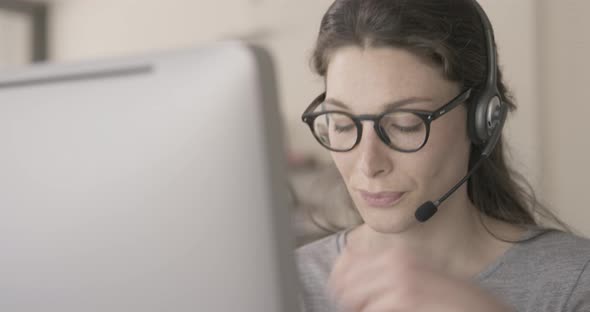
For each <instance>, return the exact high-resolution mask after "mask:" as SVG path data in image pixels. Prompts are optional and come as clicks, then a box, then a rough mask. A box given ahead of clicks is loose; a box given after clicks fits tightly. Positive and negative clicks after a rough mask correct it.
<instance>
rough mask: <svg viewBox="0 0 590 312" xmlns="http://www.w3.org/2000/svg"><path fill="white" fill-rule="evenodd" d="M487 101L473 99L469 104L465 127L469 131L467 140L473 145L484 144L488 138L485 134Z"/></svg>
mask: <svg viewBox="0 0 590 312" xmlns="http://www.w3.org/2000/svg"><path fill="white" fill-rule="evenodd" d="M488 105H489V103H488V101H487V100H486V99H483V100H482V98H481V97H479V98H475V99H474V101H473V102H472V103H470V104H469V109H468V118H467V124H468V125H467V127H468V131H469V138H470V139H471V142H472V143H473V144H475V145H482V144H484V143H485V142H486V141H487V140H488V138H489V136H488V132H487V124H486V114H487V108H488Z"/></svg>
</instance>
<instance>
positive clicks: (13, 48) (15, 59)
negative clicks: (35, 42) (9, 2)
mask: <svg viewBox="0 0 590 312" xmlns="http://www.w3.org/2000/svg"><path fill="white" fill-rule="evenodd" d="M30 30H31V23H30V22H29V19H28V18H27V17H25V16H24V15H22V14H18V13H12V12H7V11H0V68H3V67H4V68H6V67H13V66H20V65H24V64H27V63H29V56H30V54H31V53H30V52H29V51H30V50H31V40H30V37H31V36H30Z"/></svg>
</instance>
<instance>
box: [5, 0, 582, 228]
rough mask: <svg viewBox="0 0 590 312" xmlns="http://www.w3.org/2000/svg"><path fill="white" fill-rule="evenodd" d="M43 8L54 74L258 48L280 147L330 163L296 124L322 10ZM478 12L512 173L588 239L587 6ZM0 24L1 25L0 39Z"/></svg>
mask: <svg viewBox="0 0 590 312" xmlns="http://www.w3.org/2000/svg"><path fill="white" fill-rule="evenodd" d="M0 1H1V0H0ZM41 2H44V3H47V4H48V5H49V7H50V11H49V12H50V14H49V44H50V45H49V47H50V48H49V60H50V61H55V62H65V61H78V60H85V59H95V58H105V57H112V56H117V55H127V54H134V53H143V52H148V51H160V50H168V49H175V48H183V47H189V46H193V45H198V44H200V43H204V42H210V41H213V40H220V39H230V38H240V39H245V40H248V41H252V42H255V43H258V44H261V45H263V46H266V47H267V48H268V49H269V50H270V51H271V53H272V54H273V55H274V58H275V60H276V65H277V71H278V77H279V87H280V90H279V91H280V95H281V105H282V111H283V114H284V119H285V124H286V130H287V131H286V133H287V137H286V138H285V139H286V143H287V145H288V146H289V148H290V150H291V151H293V152H294V153H297V154H300V155H309V156H310V157H314V158H316V159H319V160H320V161H328V159H329V158H328V157H329V155H328V154H327V153H326V152H324V151H323V150H322V149H321V148H320V147H319V146H318V145H317V144H316V142H315V140H314V139H313V138H312V137H311V135H310V133H308V129H307V128H306V126H305V125H304V124H303V123H302V122H301V121H300V117H299V116H300V114H301V112H302V111H303V109H304V108H305V107H306V106H307V104H308V103H309V102H310V101H311V100H312V99H313V98H314V97H315V96H316V95H317V94H318V93H319V92H320V91H321V90H322V88H323V85H322V81H321V79H320V78H319V77H316V76H314V75H313V74H312V72H311V70H310V66H309V56H310V54H311V52H312V48H313V44H314V40H315V36H316V34H317V30H318V26H319V22H320V19H321V16H322V15H323V13H324V12H325V10H326V9H327V7H328V6H329V5H330V4H331V2H332V1H331V0H298V1H287V0H220V1H206V0H47V1H41ZM480 3H481V4H482V5H483V6H484V8H485V9H486V10H487V12H488V14H489V16H490V19H491V20H492V24H493V25H494V27H495V31H496V39H497V41H498V45H499V53H500V63H501V67H502V69H503V70H504V74H505V77H506V79H507V80H508V84H509V86H510V87H511V88H512V90H513V93H514V96H515V98H516V100H517V104H518V106H519V108H518V111H517V112H516V113H515V114H514V115H513V116H512V117H510V120H509V122H508V125H507V131H506V136H507V138H508V144H509V146H510V148H511V149H510V150H511V156H512V162H513V166H514V167H515V168H516V169H518V170H519V171H520V172H522V173H523V174H524V175H525V176H526V177H528V178H529V180H530V181H531V184H532V185H533V187H534V188H535V190H536V192H537V195H538V197H539V198H540V199H542V200H543V201H544V202H545V203H547V204H548V206H550V207H551V208H553V210H554V211H555V212H556V213H557V214H558V215H559V216H560V217H561V218H562V219H564V220H565V221H566V222H567V223H569V224H571V225H572V227H573V228H574V229H577V230H579V231H580V232H581V233H583V234H586V235H590V210H589V209H587V208H586V203H585V200H584V197H583V193H584V189H585V186H586V184H585V178H586V177H588V176H589V175H590V169H589V168H590V166H588V165H587V164H586V163H585V162H584V160H585V159H589V158H590V146H589V145H590V144H588V140H587V139H586V137H587V135H588V133H589V131H590V126H589V125H588V122H586V118H587V116H589V115H590V108H589V106H588V104H587V96H586V92H585V90H586V89H588V88H587V87H586V84H588V83H590V78H588V73H589V72H590V68H589V67H590V62H588V60H586V58H585V56H586V55H590V38H589V35H588V34H587V33H586V31H585V29H587V28H588V27H589V26H590V21H588V20H586V19H585V18H584V15H583V14H584V12H588V10H589V9H590V2H588V1H585V0H560V1H552V0H518V1H514V0H480ZM2 19H3V18H2V15H0V35H2V34H3V30H2V28H1V27H2V25H3V24H2V21H1V20H2ZM4 33H6V31H4ZM9 33H10V32H9ZM3 36H6V35H5V34H4V35H3ZM3 38H4V37H3ZM2 47H3V48H2V49H1V50H4V49H5V48H4V47H5V46H4V45H2ZM2 52H3V51H2ZM4 53H7V52H4ZM3 57H4V58H6V56H5V55H4V54H2V53H0V59H1V58H3ZM0 62H2V60H0ZM0 64H1V63H0ZM303 181H309V180H303ZM302 183H307V182H302Z"/></svg>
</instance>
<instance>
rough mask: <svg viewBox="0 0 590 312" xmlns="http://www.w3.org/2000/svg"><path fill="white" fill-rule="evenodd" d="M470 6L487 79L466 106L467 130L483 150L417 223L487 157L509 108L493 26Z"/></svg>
mask: <svg viewBox="0 0 590 312" xmlns="http://www.w3.org/2000/svg"><path fill="white" fill-rule="evenodd" d="M473 6H474V8H475V10H476V11H477V13H478V15H479V18H480V20H481V24H482V27H483V32H484V36H485V42H486V52H487V77H486V80H485V83H484V85H483V88H482V90H481V91H480V92H478V93H477V94H476V95H475V96H474V97H473V100H472V103H470V105H469V109H468V116H467V123H468V125H467V127H468V132H469V138H470V139H471V142H472V143H473V144H475V145H476V146H481V147H482V149H481V155H480V158H479V159H478V160H477V162H476V163H475V164H474V165H473V167H472V168H471V169H470V170H469V172H468V173H467V174H466V175H465V177H463V179H461V181H459V182H458V183H457V184H455V186H453V187H452V188H451V189H450V190H449V191H448V192H447V193H445V194H444V195H443V196H442V197H441V198H439V199H438V200H436V201H434V202H432V201H427V202H425V203H424V204H422V205H421V206H420V207H418V208H417V209H416V212H415V214H414V215H415V217H416V220H418V221H419V222H426V221H427V220H428V219H430V218H431V217H432V216H433V215H434V214H435V213H436V212H437V211H438V206H439V205H440V204H441V203H442V202H443V201H445V200H446V199H447V198H448V197H449V196H451V194H453V193H454V192H455V191H456V190H457V189H458V188H459V187H460V186H461V185H463V183H465V182H466V181H467V180H468V179H469V178H470V177H471V175H472V174H473V173H474V172H475V171H476V170H477V169H478V168H479V167H480V166H481V164H482V163H483V162H484V160H485V159H487V158H488V157H489V156H490V154H491V153H492V151H493V150H494V147H496V145H497V143H498V141H499V140H500V136H501V134H502V128H503V127H504V123H505V121H506V116H507V114H508V107H507V105H506V104H505V103H504V102H503V101H502V97H501V95H500V92H499V90H498V64H497V61H496V47H495V44H494V32H493V29H492V24H491V23H490V20H489V18H488V16H487V15H486V13H485V12H484V10H483V8H482V7H481V5H480V4H479V3H478V2H477V0H473Z"/></svg>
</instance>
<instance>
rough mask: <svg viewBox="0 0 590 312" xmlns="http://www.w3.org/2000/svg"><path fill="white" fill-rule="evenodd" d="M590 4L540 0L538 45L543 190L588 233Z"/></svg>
mask: <svg viewBox="0 0 590 312" xmlns="http://www.w3.org/2000/svg"><path fill="white" fill-rule="evenodd" d="M588 12H590V2H589V1H582V0H560V1H553V0H542V1H540V10H539V29H540V36H539V43H538V48H539V51H540V53H541V56H542V57H541V59H542V61H541V62H540V63H539V76H540V77H541V82H540V88H539V90H540V92H539V99H540V102H541V103H542V107H543V112H542V114H541V117H542V118H541V120H540V127H539V129H540V137H541V138H542V140H543V142H544V143H543V151H542V155H543V161H542V163H543V172H542V173H543V177H542V192H543V193H546V194H548V200H549V202H550V203H551V204H552V205H554V206H555V207H556V208H558V211H559V213H560V215H561V216H562V217H563V219H564V220H566V221H568V222H569V223H570V224H572V225H573V226H574V227H575V228H577V229H578V230H580V231H581V232H583V233H585V234H587V235H590V208H589V207H588V203H587V201H586V196H585V193H586V192H587V191H588V190H587V189H586V187H588V186H589V185H590V184H587V183H588V181H587V180H588V178H589V177H590V165H588V160H589V159H590V140H589V138H588V136H589V134H590V126H589V124H590V122H589V119H588V117H590V100H589V99H590V96H589V90H590V87H589V86H590V78H589V77H590V60H589V57H588V56H589V55H590V35H589V34H588V29H590V21H589V20H588V16H587V15H588Z"/></svg>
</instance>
